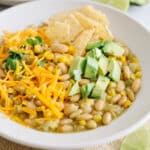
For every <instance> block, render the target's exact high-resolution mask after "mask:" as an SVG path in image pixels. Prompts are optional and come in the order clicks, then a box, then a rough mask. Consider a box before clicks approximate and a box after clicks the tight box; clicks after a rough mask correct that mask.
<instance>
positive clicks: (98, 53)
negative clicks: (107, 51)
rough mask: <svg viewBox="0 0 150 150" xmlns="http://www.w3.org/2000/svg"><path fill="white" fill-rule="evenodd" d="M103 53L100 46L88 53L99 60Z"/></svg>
mask: <svg viewBox="0 0 150 150" xmlns="http://www.w3.org/2000/svg"><path fill="white" fill-rule="evenodd" d="M101 55H102V51H101V50H100V49H99V48H94V49H92V50H90V51H89V52H88V53H87V56H90V57H92V58H95V59H97V60H99V58H100V56H101Z"/></svg>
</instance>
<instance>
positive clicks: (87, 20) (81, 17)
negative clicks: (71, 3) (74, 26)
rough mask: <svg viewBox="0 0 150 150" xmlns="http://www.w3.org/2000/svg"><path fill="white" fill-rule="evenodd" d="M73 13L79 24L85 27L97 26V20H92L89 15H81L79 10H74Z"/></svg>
mask: <svg viewBox="0 0 150 150" xmlns="http://www.w3.org/2000/svg"><path fill="white" fill-rule="evenodd" d="M74 15H75V16H76V18H77V19H78V20H79V22H80V24H81V25H82V26H83V27H84V28H85V29H88V28H93V27H96V26H98V22H97V21H94V20H92V19H91V18H89V17H87V16H85V15H83V14H82V13H80V12H74Z"/></svg>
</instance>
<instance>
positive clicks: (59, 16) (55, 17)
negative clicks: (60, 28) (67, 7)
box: [49, 11, 70, 22]
mask: <svg viewBox="0 0 150 150" xmlns="http://www.w3.org/2000/svg"><path fill="white" fill-rule="evenodd" d="M69 14H70V11H66V12H62V13H57V14H54V15H53V16H51V17H50V18H49V21H50V22H51V21H63V20H64V19H65V18H66V17H67V16H68V15H69Z"/></svg>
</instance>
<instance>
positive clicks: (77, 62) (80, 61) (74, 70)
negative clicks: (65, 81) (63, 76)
mask: <svg viewBox="0 0 150 150" xmlns="http://www.w3.org/2000/svg"><path fill="white" fill-rule="evenodd" d="M84 68H85V58H83V57H80V56H76V57H75V58H74V60H73V61H72V64H71V66H70V69H69V75H70V76H71V77H73V78H74V79H75V80H80V78H81V75H82V74H83V72H84Z"/></svg>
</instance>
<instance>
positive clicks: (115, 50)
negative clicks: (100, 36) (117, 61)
mask: <svg viewBox="0 0 150 150" xmlns="http://www.w3.org/2000/svg"><path fill="white" fill-rule="evenodd" d="M102 50H103V52H104V53H105V54H107V55H113V56H116V57H121V56H122V55H123V54H124V51H125V50H124V49H123V48H122V47H121V46H119V45H118V44H117V43H114V42H106V43H105V45H104V47H103V48H102Z"/></svg>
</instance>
